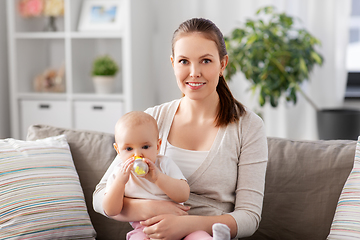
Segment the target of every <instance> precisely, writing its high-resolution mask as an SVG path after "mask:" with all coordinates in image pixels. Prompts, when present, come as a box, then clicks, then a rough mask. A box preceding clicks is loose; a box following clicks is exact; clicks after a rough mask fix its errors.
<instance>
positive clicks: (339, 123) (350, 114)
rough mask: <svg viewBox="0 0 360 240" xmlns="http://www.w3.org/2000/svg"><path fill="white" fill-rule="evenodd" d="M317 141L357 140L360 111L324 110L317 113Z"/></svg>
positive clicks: (359, 129)
mask: <svg viewBox="0 0 360 240" xmlns="http://www.w3.org/2000/svg"><path fill="white" fill-rule="evenodd" d="M316 115H317V127H318V134H319V139H321V140H332V139H348V140H357V139H358V136H359V135H360V110H356V109H324V110H320V111H317V114H316Z"/></svg>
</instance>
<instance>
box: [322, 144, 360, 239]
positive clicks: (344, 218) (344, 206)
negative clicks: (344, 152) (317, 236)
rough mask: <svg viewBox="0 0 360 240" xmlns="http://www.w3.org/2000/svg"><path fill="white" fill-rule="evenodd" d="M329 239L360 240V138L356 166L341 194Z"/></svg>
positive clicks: (357, 146)
mask: <svg viewBox="0 0 360 240" xmlns="http://www.w3.org/2000/svg"><path fill="white" fill-rule="evenodd" d="M328 239H329V240H330V239H339V240H356V239H360V137H359V139H358V142H357V145H356V153H355V161H354V166H353V169H352V170H351V173H350V175H349V177H348V179H347V180H346V183H345V186H344V188H343V190H342V192H341V195H340V198H339V201H338V205H337V208H336V212H335V216H334V221H333V223H332V225H331V231H330V234H329V236H328Z"/></svg>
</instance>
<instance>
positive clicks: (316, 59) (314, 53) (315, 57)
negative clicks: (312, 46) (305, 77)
mask: <svg viewBox="0 0 360 240" xmlns="http://www.w3.org/2000/svg"><path fill="white" fill-rule="evenodd" d="M310 54H311V57H312V59H314V60H315V61H316V62H317V63H318V64H319V65H321V64H322V62H323V61H322V58H321V57H320V55H319V54H317V53H316V52H314V51H311V53H310Z"/></svg>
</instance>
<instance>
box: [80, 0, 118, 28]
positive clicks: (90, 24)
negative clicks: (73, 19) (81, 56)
mask: <svg viewBox="0 0 360 240" xmlns="http://www.w3.org/2000/svg"><path fill="white" fill-rule="evenodd" d="M121 4H122V1H121V0H85V1H84V2H83V5H82V10H81V17H80V21H79V25H78V30H79V31H111V30H120V29H121V24H122V21H121V20H122V19H121V16H122V15H123V14H122V13H121V11H122V8H121Z"/></svg>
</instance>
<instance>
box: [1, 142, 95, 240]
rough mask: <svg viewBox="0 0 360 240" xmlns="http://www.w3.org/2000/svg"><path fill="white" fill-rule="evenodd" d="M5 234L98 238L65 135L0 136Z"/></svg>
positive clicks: (5, 237)
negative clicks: (41, 137)
mask: <svg viewBox="0 0 360 240" xmlns="http://www.w3.org/2000/svg"><path fill="white" fill-rule="evenodd" d="M0 238H1V239H19V238H20V239H80V238H81V239H95V231H94V228H93V226H92V224H91V221H90V218H89V215H88V213H87V209H86V206H85V200H84V195H83V192H82V189H81V186H80V182H79V177H78V175H77V172H76V170H75V167H74V163H73V160H72V156H71V153H70V149H69V145H68V143H67V141H66V138H65V136H64V135H61V136H57V137H50V138H46V139H40V140H36V141H22V140H15V139H12V138H9V139H3V140H0Z"/></svg>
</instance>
